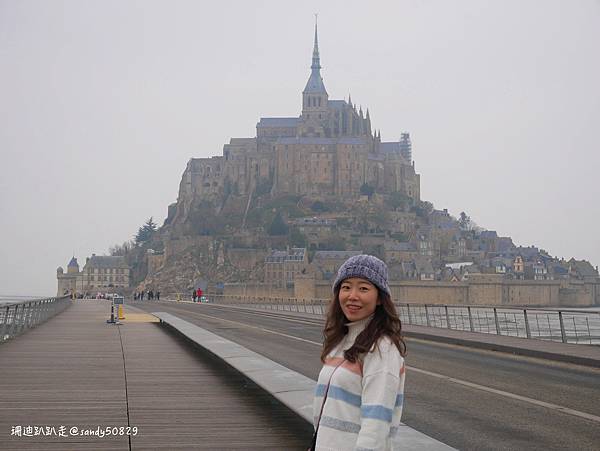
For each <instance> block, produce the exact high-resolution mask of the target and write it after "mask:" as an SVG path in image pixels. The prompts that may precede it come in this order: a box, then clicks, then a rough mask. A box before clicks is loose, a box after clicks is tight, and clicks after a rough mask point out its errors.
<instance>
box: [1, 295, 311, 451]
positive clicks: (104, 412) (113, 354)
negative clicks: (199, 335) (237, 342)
mask: <svg viewBox="0 0 600 451" xmlns="http://www.w3.org/2000/svg"><path fill="white" fill-rule="evenodd" d="M127 308H128V309H130V307H127ZM108 309H109V307H108V304H107V303H105V302H103V301H77V302H76V303H75V304H74V305H73V306H72V307H70V308H69V309H67V310H66V311H65V312H63V313H62V314H60V315H58V316H57V317H55V318H53V319H51V320H50V321H48V322H47V323H45V324H43V325H41V326H39V327H37V328H35V329H33V330H31V331H29V332H28V333H27V334H25V335H23V336H21V337H18V338H17V339H15V340H12V341H9V342H7V343H5V344H3V345H1V346H0V362H1V364H0V381H1V383H0V449H7V450H8V449H153V448H155V449H191V448H194V449H202V448H204V449H269V448H270V449H306V445H307V443H308V442H309V441H310V433H311V432H310V428H309V427H308V426H307V424H306V423H305V422H304V421H303V420H300V419H299V418H297V417H295V416H294V415H293V414H291V413H290V412H289V411H288V410H287V408H285V407H283V406H281V405H279V404H277V403H274V401H273V400H272V398H271V397H270V396H268V395H266V394H265V393H263V392H262V391H261V390H260V389H258V388H257V387H254V386H251V385H249V384H248V383H247V382H246V381H245V379H243V378H242V377H241V376H239V375H237V374H236V373H234V372H232V371H231V370H230V369H228V368H227V367H225V366H224V365H223V364H220V363H218V362H215V361H213V360H210V359H208V358H206V357H203V356H202V354H200V353H198V352H195V351H194V350H193V349H191V348H190V347H189V346H182V343H181V342H180V339H178V338H176V337H174V336H173V335H171V334H170V333H168V332H166V331H165V330H163V329H161V328H159V327H158V326H157V325H156V324H152V323H150V322H149V319H150V317H149V316H146V315H141V314H131V313H130V314H129V320H128V319H126V320H125V321H124V324H123V325H121V326H113V325H108V324H106V323H105V320H106V318H107V317H108ZM126 315H127V312H126ZM15 426H21V427H22V431H21V436H20V437H19V436H16V435H11V434H12V432H13V429H14V427H15ZM27 426H31V427H32V429H33V430H32V431H31V435H32V436H31V437H29V436H25V432H26V427H27ZM61 426H65V430H64V434H65V435H66V437H61V436H58V435H59V434H60V432H61V429H60V427H61ZM107 426H110V427H113V426H115V427H125V428H126V427H127V426H130V427H137V428H138V432H137V435H135V436H131V438H130V440H129V438H128V437H127V436H126V435H123V436H116V437H114V436H110V437H104V438H99V437H96V436H92V437H90V436H84V437H82V436H74V435H72V432H71V431H70V430H71V428H72V427H77V428H79V430H94V431H95V430H97V428H98V427H100V428H101V429H104V428H106V427H107ZM35 427H38V428H39V427H43V429H44V432H48V431H47V429H48V428H47V427H49V432H50V435H47V436H46V435H41V434H40V430H39V429H38V430H37V431H36V429H35ZM52 428H54V429H52ZM119 432H120V431H117V433H119ZM36 433H37V435H36Z"/></svg>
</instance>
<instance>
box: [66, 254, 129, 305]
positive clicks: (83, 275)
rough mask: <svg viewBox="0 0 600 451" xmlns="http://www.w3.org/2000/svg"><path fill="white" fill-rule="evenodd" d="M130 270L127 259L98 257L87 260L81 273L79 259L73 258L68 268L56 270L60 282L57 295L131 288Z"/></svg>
mask: <svg viewBox="0 0 600 451" xmlns="http://www.w3.org/2000/svg"><path fill="white" fill-rule="evenodd" d="M129 277H130V269H129V266H128V265H127V263H126V262H125V257H118V256H97V255H96V254H92V256H91V257H89V258H86V262H85V265H84V267H83V270H81V271H79V264H78V263H77V259H76V258H75V257H73V258H72V259H71V261H70V262H69V265H68V266H67V273H66V274H65V273H64V270H63V268H62V267H58V269H57V270H56V278H57V281H58V289H57V294H58V295H62V294H65V293H70V292H74V293H77V294H84V293H86V292H88V293H90V294H91V293H93V292H98V291H102V292H105V291H111V290H113V291H115V290H116V289H117V291H118V289H123V288H127V287H129Z"/></svg>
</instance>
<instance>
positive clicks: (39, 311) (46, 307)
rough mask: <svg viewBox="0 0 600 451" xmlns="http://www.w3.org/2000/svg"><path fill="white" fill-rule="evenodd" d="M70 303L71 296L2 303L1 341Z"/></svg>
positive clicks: (0, 312) (0, 316) (0, 313)
mask: <svg viewBox="0 0 600 451" xmlns="http://www.w3.org/2000/svg"><path fill="white" fill-rule="evenodd" d="M70 305H71V298H70V297H69V296H63V297H56V298H44V299H35V300H31V301H20V302H10V303H3V304H0V343H2V342H4V341H7V340H10V339H11V338H14V337H16V336H17V335H20V334H22V333H24V332H26V331H27V330H28V329H31V328H32V327H35V326H37V325H38V324H41V323H43V322H44V321H46V320H48V319H49V318H51V317H53V316H54V315H56V314H57V313H60V312H62V311H63V310H64V309H66V308H67V307H68V306H70Z"/></svg>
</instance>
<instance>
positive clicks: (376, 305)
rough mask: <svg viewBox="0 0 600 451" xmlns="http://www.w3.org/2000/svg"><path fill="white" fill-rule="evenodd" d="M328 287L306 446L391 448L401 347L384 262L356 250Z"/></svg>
mask: <svg viewBox="0 0 600 451" xmlns="http://www.w3.org/2000/svg"><path fill="white" fill-rule="evenodd" d="M332 288H333V299H332V302H331V303H330V304H329V311H328V312H327V318H326V320H325V328H324V332H323V334H324V337H325V340H324V341H323V349H322V351H321V361H322V362H323V369H322V370H321V372H320V373H319V379H318V382H317V388H316V392H315V398H314V403H313V418H314V419H315V420H314V423H315V433H314V436H313V445H312V448H311V449H315V450H329V449H336V450H339V451H345V450H348V451H349V450H355V449H378V450H391V449H393V448H392V443H393V442H399V441H401V440H402V438H401V437H398V436H397V434H398V431H401V430H402V429H401V428H399V427H398V426H399V425H400V419H401V416H402V404H403V403H402V401H403V399H404V373H405V366H404V355H405V354H406V346H405V344H404V340H403V338H402V333H401V332H402V328H401V324H400V319H399V317H398V313H397V312H396V308H395V307H394V304H393V302H392V297H391V292H390V287H389V285H388V270H387V266H386V264H385V263H384V262H382V261H381V260H379V259H378V258H376V257H373V256H371V255H355V256H353V257H350V258H349V259H348V260H346V262H345V263H344V264H343V265H342V266H341V267H340V269H339V270H338V273H337V277H336V279H335V282H334V283H333V287H332ZM340 367H341V368H340ZM340 393H341V394H342V395H340ZM328 395H329V397H328ZM348 400H350V401H351V402H350V401H348ZM325 421H326V422H327V423H326V424H325ZM320 425H321V427H319V426H320ZM332 425H333V426H332ZM339 425H342V426H343V427H338V426H339Z"/></svg>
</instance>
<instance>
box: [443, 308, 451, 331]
mask: <svg viewBox="0 0 600 451" xmlns="http://www.w3.org/2000/svg"><path fill="white" fill-rule="evenodd" d="M444 307H445V308H446V327H447V328H448V329H450V315H449V314H448V306H447V305H445V306H444Z"/></svg>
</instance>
